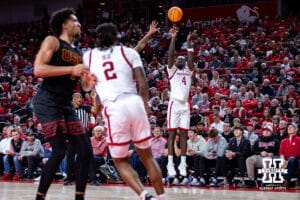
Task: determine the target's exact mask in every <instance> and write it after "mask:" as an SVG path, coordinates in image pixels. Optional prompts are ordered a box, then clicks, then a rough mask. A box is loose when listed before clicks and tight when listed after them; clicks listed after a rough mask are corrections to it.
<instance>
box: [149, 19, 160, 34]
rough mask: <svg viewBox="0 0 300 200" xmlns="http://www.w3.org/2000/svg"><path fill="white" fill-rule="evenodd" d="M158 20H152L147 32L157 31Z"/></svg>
mask: <svg viewBox="0 0 300 200" xmlns="http://www.w3.org/2000/svg"><path fill="white" fill-rule="evenodd" d="M157 25H158V22H157V21H156V20H154V21H152V22H151V24H150V28H149V32H148V33H149V34H151V35H152V34H154V33H156V32H159V28H157Z"/></svg>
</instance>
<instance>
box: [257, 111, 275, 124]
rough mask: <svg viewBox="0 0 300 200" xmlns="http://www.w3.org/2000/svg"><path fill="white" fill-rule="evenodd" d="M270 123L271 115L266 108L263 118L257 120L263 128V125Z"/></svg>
mask: <svg viewBox="0 0 300 200" xmlns="http://www.w3.org/2000/svg"><path fill="white" fill-rule="evenodd" d="M268 122H272V115H271V112H270V110H269V109H268V108H265V109H264V112H263V116H262V117H261V118H260V120H259V124H260V125H262V126H263V124H265V123H268Z"/></svg>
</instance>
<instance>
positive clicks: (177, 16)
mask: <svg viewBox="0 0 300 200" xmlns="http://www.w3.org/2000/svg"><path fill="white" fill-rule="evenodd" d="M182 16H183V12H182V10H181V8H179V7H176V6H175V7H171V8H170V9H169V10H168V18H169V20H170V21H171V22H179V21H180V20H181V18H182Z"/></svg>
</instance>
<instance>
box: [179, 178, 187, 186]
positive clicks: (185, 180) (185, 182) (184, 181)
mask: <svg viewBox="0 0 300 200" xmlns="http://www.w3.org/2000/svg"><path fill="white" fill-rule="evenodd" d="M188 183H189V179H188V178H184V179H183V180H182V181H181V183H180V185H187V184H188Z"/></svg>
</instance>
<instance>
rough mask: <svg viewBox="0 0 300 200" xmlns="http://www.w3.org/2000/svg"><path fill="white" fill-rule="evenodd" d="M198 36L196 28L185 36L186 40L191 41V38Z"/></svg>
mask: <svg viewBox="0 0 300 200" xmlns="http://www.w3.org/2000/svg"><path fill="white" fill-rule="evenodd" d="M197 36H198V34H197V30H193V32H191V31H190V32H189V34H188V36H187V38H186V39H187V41H191V40H192V39H193V38H196V37H197Z"/></svg>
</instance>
